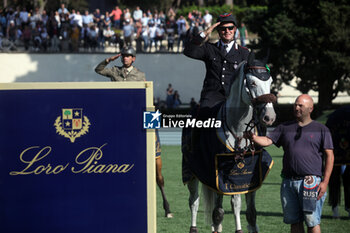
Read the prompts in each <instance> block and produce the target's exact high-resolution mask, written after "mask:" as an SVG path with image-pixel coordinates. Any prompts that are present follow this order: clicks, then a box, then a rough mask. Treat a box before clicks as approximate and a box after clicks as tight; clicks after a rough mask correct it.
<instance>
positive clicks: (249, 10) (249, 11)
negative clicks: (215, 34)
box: [177, 5, 267, 22]
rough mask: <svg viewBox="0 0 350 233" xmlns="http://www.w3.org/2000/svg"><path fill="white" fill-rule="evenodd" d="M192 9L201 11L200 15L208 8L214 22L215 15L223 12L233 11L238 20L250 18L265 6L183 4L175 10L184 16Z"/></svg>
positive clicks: (265, 7) (263, 9) (262, 10)
mask: <svg viewBox="0 0 350 233" xmlns="http://www.w3.org/2000/svg"><path fill="white" fill-rule="evenodd" d="M193 10H198V11H200V12H202V15H204V14H205V10H208V11H209V13H210V14H211V15H212V16H213V21H214V22H215V21H216V19H217V17H218V16H219V15H220V14H223V13H225V12H230V13H233V14H234V15H235V16H236V18H237V20H238V21H239V22H241V21H246V19H249V18H252V15H256V14H260V13H261V12H264V11H267V6H250V7H239V6H236V5H234V6H233V7H232V6H229V5H222V6H219V5H216V6H208V7H198V6H196V5H191V6H185V7H182V8H181V9H179V10H178V11H177V15H178V16H180V15H183V16H185V17H187V16H188V13H189V12H192V11H193Z"/></svg>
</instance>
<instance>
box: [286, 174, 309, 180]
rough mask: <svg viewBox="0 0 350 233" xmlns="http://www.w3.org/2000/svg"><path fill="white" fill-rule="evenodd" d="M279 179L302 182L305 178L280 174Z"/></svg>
mask: <svg viewBox="0 0 350 233" xmlns="http://www.w3.org/2000/svg"><path fill="white" fill-rule="evenodd" d="M281 177H282V178H284V179H289V180H303V179H304V178H305V176H286V175H284V174H281Z"/></svg>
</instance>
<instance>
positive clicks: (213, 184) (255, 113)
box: [182, 53, 276, 233]
mask: <svg viewBox="0 0 350 233" xmlns="http://www.w3.org/2000/svg"><path fill="white" fill-rule="evenodd" d="M236 71H237V72H235V75H234V77H233V79H232V80H233V81H232V83H231V86H230V94H229V96H228V97H227V99H226V101H225V102H223V103H221V104H220V106H218V108H217V109H218V111H217V119H219V120H221V122H222V125H221V127H219V128H217V129H205V130H204V131H202V132H201V133H200V139H199V140H198V139H197V140H196V141H199V142H200V145H194V144H193V139H192V137H193V136H194V134H193V133H192V132H191V131H192V129H183V134H182V153H183V182H184V183H186V184H187V186H188V190H189V193H190V196H189V207H190V210H191V227H190V233H197V232H198V230H197V227H196V218H197V211H198V206H199V193H198V184H199V182H201V183H202V194H203V198H204V204H205V215H206V217H207V220H209V221H211V223H212V232H221V231H222V224H221V223H222V220H223V216H224V210H223V209H222V200H223V195H232V197H231V206H232V210H233V212H234V215H235V222H236V231H235V232H236V233H241V232H243V231H242V227H241V221H240V211H241V196H240V194H244V193H245V196H246V203H247V211H246V218H247V221H248V224H249V225H248V230H249V232H258V226H257V224H256V209H255V191H256V190H257V189H258V188H259V187H260V186H261V184H262V181H263V179H264V178H265V176H266V175H267V173H268V171H269V170H270V168H271V167H272V164H273V161H272V159H271V156H270V155H269V154H268V153H267V152H266V151H264V150H262V149H261V148H260V150H259V149H258V148H255V145H254V144H253V143H252V142H251V140H250V139H249V137H244V135H248V134H250V133H257V134H259V135H264V134H266V126H270V125H272V124H273V122H274V121H275V118H276V114H275V112H274V108H273V103H274V102H276V97H275V96H274V95H273V94H270V87H271V83H272V77H271V75H270V73H269V71H268V70H267V68H266V64H265V63H264V62H262V61H258V60H255V58H254V55H253V54H252V53H251V54H250V55H249V58H248V61H247V62H242V63H240V64H239V65H238V67H237V70H236ZM191 142H192V144H191ZM248 160H249V161H248ZM242 168H244V169H242ZM246 168H247V169H248V168H249V169H252V172H251V174H250V175H248V178H249V179H251V180H252V182H253V181H254V180H255V181H256V180H258V181H257V182H256V184H254V185H252V183H250V184H249V183H248V184H247V183H244V182H245V181H240V180H241V179H242V178H244V179H246V178H247V177H246V176H247V174H244V171H245V172H246V173H249V172H247V169H246ZM256 168H257V169H259V170H258V171H259V172H256V171H255V170H254V169H256ZM204 173H205V174H204ZM257 173H261V174H262V175H261V176H259V174H257ZM206 176H208V177H209V178H208V177H206ZM230 182H231V183H230ZM240 182H243V183H240ZM210 218H211V219H210Z"/></svg>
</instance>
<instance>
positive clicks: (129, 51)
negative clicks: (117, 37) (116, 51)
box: [121, 46, 136, 57]
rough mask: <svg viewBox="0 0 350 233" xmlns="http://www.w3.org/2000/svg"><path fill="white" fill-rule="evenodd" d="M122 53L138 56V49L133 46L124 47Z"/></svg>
mask: <svg viewBox="0 0 350 233" xmlns="http://www.w3.org/2000/svg"><path fill="white" fill-rule="evenodd" d="M121 54H122V55H131V56H133V57H136V51H135V49H134V48H133V47H131V46H128V47H124V48H123V49H122V51H121Z"/></svg>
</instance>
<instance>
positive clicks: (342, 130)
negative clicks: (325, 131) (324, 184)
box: [326, 105, 350, 218]
mask: <svg viewBox="0 0 350 233" xmlns="http://www.w3.org/2000/svg"><path fill="white" fill-rule="evenodd" d="M326 126H327V127H328V128H329V130H330V131H331V133H332V140H333V145H334V166H333V170H332V175H331V177H330V179H329V184H328V187H329V189H328V193H329V198H328V203H329V205H330V206H332V211H333V218H340V216H339V205H340V203H341V184H343V190H344V201H345V210H346V211H347V212H348V215H349V217H350V165H349V164H350V105H346V106H343V107H340V108H338V109H337V110H335V111H334V112H333V113H331V114H330V115H329V116H328V120H327V122H326Z"/></svg>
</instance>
